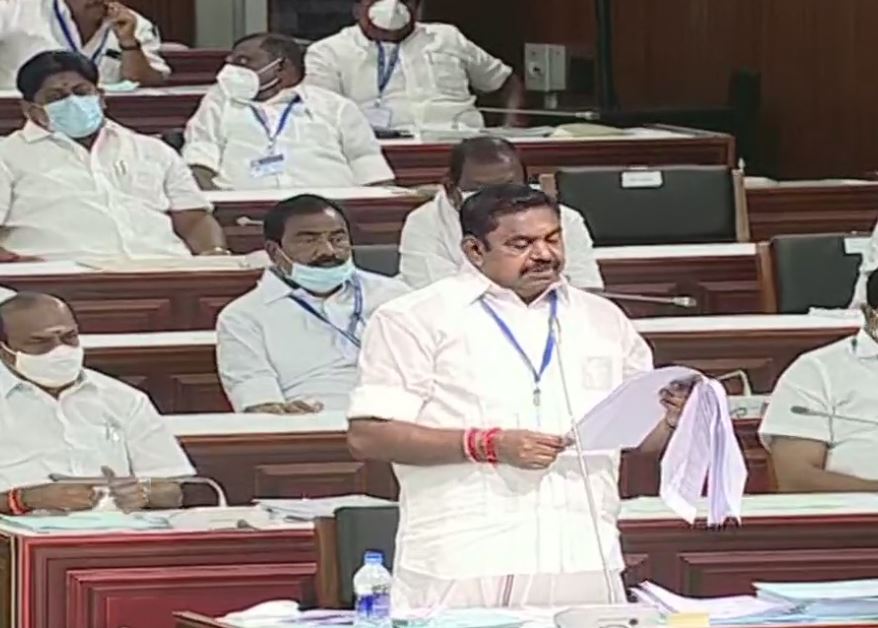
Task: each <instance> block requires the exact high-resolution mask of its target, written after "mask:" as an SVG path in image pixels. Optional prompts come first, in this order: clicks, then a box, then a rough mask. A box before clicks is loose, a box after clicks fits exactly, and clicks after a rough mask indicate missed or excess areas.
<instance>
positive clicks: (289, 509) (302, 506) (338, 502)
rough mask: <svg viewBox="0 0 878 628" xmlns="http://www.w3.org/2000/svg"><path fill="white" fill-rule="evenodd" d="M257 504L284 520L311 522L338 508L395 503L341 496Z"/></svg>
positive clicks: (393, 504) (354, 496)
mask: <svg viewBox="0 0 878 628" xmlns="http://www.w3.org/2000/svg"><path fill="white" fill-rule="evenodd" d="M257 503H258V504H259V505H260V506H262V507H263V508H264V509H265V510H267V511H268V512H270V513H272V514H275V515H278V516H281V517H283V518H284V519H296V520H299V521H313V520H314V519H320V518H322V517H332V516H334V515H335V511H336V510H338V509H339V508H374V507H376V506H395V505H396V502H392V501H390V500H387V499H380V498H378V497H371V496H369V495H342V496H341V497H324V498H321V499H260V500H257Z"/></svg>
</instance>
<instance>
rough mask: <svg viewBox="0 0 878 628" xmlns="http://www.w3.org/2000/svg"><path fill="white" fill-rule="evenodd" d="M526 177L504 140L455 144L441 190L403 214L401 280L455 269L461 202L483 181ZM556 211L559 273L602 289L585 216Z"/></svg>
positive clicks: (421, 281)
mask: <svg viewBox="0 0 878 628" xmlns="http://www.w3.org/2000/svg"><path fill="white" fill-rule="evenodd" d="M527 179H528V177H527V168H526V167H525V165H524V163H523V162H522V161H521V156H520V155H519V153H518V151H517V150H516V149H515V146H513V145H512V144H511V143H510V142H508V141H506V140H504V139H500V138H493V137H476V138H471V139H467V140H464V141H463V142H461V143H460V144H458V145H457V146H455V147H454V149H453V150H452V151H451V163H450V164H449V169H448V174H447V175H446V177H445V180H444V182H443V186H442V189H441V190H440V191H439V192H438V193H437V194H436V197H435V198H434V199H433V200H432V201H430V202H429V203H426V204H424V205H422V206H421V207H418V208H417V209H415V210H414V211H412V212H411V213H410V214H409V215H408V216H407V217H406V220H405V224H404V225H403V228H402V235H401V239H400V244H399V252H400V262H399V263H400V274H401V275H402V279H403V281H405V282H406V283H407V284H408V285H410V286H412V287H414V288H423V287H424V286H427V285H430V284H431V283H433V282H435V281H438V280H440V279H444V278H445V277H450V276H451V275H455V274H457V273H458V272H459V271H460V267H461V265H462V264H465V263H466V261H465V257H464V252H463V250H462V249H461V246H460V244H461V237H462V233H461V228H460V206H461V205H462V204H463V202H464V201H465V200H466V199H467V198H469V197H471V196H472V195H473V194H475V193H476V192H478V191H479V190H480V189H483V188H485V187H487V186H490V185H498V184H501V183H519V184H524V183H526V182H527ZM560 211H561V227H562V229H561V237H562V238H563V240H564V250H565V251H566V255H567V263H566V265H565V267H564V276H565V277H566V278H567V279H568V280H569V281H570V283H571V285H573V286H575V287H577V288H581V289H583V290H586V289H598V290H600V289H602V288H603V287H604V281H603V278H602V277H601V271H600V269H599V268H598V264H597V261H596V260H595V255H594V243H593V242H592V239H591V234H589V232H588V227H586V225H585V220H584V219H583V218H582V215H581V214H580V213H579V212H577V211H575V210H573V209H570V208H569V207H564V206H561V207H560Z"/></svg>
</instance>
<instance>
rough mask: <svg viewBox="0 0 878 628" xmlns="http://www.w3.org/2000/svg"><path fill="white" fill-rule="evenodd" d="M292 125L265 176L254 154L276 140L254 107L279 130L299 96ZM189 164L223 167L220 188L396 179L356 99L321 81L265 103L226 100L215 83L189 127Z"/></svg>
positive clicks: (267, 151)
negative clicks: (274, 168)
mask: <svg viewBox="0 0 878 628" xmlns="http://www.w3.org/2000/svg"><path fill="white" fill-rule="evenodd" d="M297 99H301V101H300V102H298V103H297V104H295V105H294V106H293V109H292V110H291V115H290V116H289V118H288V121H287V124H286V126H285V127H284V129H283V130H282V132H281V133H280V135H279V136H278V138H277V144H276V152H279V153H281V154H283V156H284V158H285V159H284V161H283V164H282V166H283V167H282V168H281V169H280V171H279V172H277V173H276V174H266V175H263V176H259V175H257V174H255V173H254V171H253V164H254V160H258V159H260V158H264V157H266V156H268V155H270V154H271V148H270V146H271V141H270V139H269V136H268V133H266V130H265V128H264V127H263V126H262V124H261V123H260V122H259V119H258V118H257V114H256V113H255V112H254V110H253V109H254V107H255V108H258V110H259V111H261V112H263V114H264V116H265V117H266V118H267V120H268V123H269V124H268V127H269V129H271V132H272V133H275V132H276V130H277V128H278V126H279V124H280V121H281V119H282V117H283V115H284V111H285V110H286V109H287V107H288V106H289V105H290V103H291V102H292V101H294V100H297ZM183 157H184V159H185V160H186V163H188V164H190V165H193V166H196V165H197V166H205V167H207V168H210V169H211V170H213V171H215V172H217V173H218V176H217V177H216V180H215V182H216V184H217V185H218V186H219V187H220V188H225V189H234V190H252V189H265V188H301V187H352V186H357V185H369V184H372V183H377V182H379V181H390V180H392V179H393V178H394V175H393V171H392V170H391V169H390V166H389V165H388V164H387V160H386V159H384V155H383V153H382V152H381V146H380V145H379V144H378V140H377V139H375V134H374V133H373V132H372V128H371V127H370V126H369V122H368V121H367V120H366V118H365V116H363V114H362V112H360V110H359V109H357V107H356V105H354V104H353V103H352V102H351V101H349V100H347V99H346V98H342V97H341V96H339V95H337V94H334V93H332V92H329V91H327V90H325V89H322V88H320V87H309V86H305V85H298V86H296V87H294V88H291V89H286V90H283V91H281V92H280V93H278V94H277V95H275V96H274V97H273V98H271V99H269V100H267V101H266V102H264V103H257V102H252V103H251V102H240V101H237V100H231V99H229V98H226V97H225V95H224V94H223V92H222V91H221V90H220V89H219V87H217V86H213V87H212V88H211V89H210V91H208V93H207V95H205V97H204V99H203V100H202V101H201V105H200V106H199V108H198V111H197V112H196V113H195V116H194V117H193V118H192V119H191V120H189V123H188V124H187V125H186V145H185V147H184V148H183Z"/></svg>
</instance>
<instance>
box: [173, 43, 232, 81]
mask: <svg viewBox="0 0 878 628" xmlns="http://www.w3.org/2000/svg"><path fill="white" fill-rule="evenodd" d="M228 55H229V51H228V50H226V49H224V48H195V49H192V50H165V51H162V56H163V57H164V58H165V61H167V62H168V65H169V66H171V78H170V79H169V84H171V85H211V84H213V83H215V82H216V75H217V72H219V71H220V68H222V66H223V64H224V63H225V62H226V57H227V56H228Z"/></svg>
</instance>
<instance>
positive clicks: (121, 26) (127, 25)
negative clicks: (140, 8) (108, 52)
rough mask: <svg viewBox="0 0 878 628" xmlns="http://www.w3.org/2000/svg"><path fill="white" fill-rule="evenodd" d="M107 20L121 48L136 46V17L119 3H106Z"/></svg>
mask: <svg viewBox="0 0 878 628" xmlns="http://www.w3.org/2000/svg"><path fill="white" fill-rule="evenodd" d="M107 19H108V20H109V21H110V25H111V26H112V28H113V32H114V33H115V34H116V39H118V40H119V44H120V45H122V46H136V45H137V37H136V36H135V32H136V31H137V16H136V15H135V14H134V12H133V11H132V10H131V9H129V8H128V7H126V6H125V5H124V4H122V3H121V2H109V3H107Z"/></svg>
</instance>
